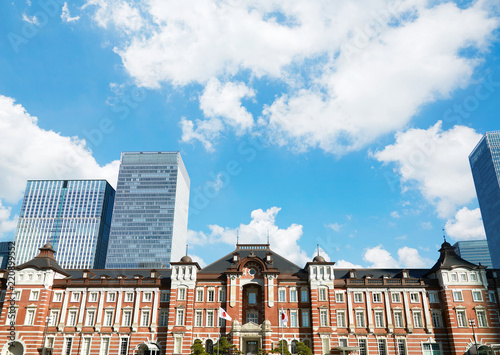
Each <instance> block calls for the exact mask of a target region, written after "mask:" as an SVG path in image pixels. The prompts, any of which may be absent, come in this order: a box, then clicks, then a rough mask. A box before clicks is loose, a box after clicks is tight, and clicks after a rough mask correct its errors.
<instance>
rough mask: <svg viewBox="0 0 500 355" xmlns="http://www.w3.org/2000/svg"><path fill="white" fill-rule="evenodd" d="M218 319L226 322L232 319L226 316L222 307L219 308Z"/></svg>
mask: <svg viewBox="0 0 500 355" xmlns="http://www.w3.org/2000/svg"><path fill="white" fill-rule="evenodd" d="M219 318H223V319H225V320H228V321H232V320H233V318H231V316H230V315H229V314H227V313H226V311H225V310H223V309H222V307H219Z"/></svg>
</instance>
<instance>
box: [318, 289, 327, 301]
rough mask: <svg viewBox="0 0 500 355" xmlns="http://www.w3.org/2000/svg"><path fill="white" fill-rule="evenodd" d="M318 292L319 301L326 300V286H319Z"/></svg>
mask: <svg viewBox="0 0 500 355" xmlns="http://www.w3.org/2000/svg"><path fill="white" fill-rule="evenodd" d="M318 292H319V300H320V301H326V297H327V296H326V294H327V292H326V287H320V288H319V289H318Z"/></svg>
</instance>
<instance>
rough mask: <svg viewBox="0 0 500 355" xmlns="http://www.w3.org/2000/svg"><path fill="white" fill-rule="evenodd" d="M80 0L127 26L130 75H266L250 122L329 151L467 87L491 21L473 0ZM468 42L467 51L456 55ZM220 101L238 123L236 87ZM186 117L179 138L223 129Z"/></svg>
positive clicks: (147, 78) (276, 137) (178, 78)
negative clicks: (265, 100)
mask: <svg viewBox="0 0 500 355" xmlns="http://www.w3.org/2000/svg"><path fill="white" fill-rule="evenodd" d="M89 5H91V6H90V8H92V9H93V10H94V12H93V18H94V20H95V21H96V23H97V24H98V25H99V26H101V27H103V28H108V26H109V24H110V23H112V24H113V25H114V26H115V28H116V29H117V30H118V31H119V33H121V34H125V35H127V36H124V37H122V40H121V42H119V43H118V44H117V46H116V49H115V51H116V52H117V53H118V54H119V55H120V56H121V58H122V61H123V64H124V67H125V69H126V70H127V71H128V73H129V74H130V75H131V76H132V77H133V78H134V79H135V81H136V82H137V83H138V85H140V86H145V87H149V88H160V87H161V85H162V84H164V83H168V84H172V85H180V86H184V85H188V84H191V83H193V82H195V83H200V84H202V85H205V84H206V83H207V82H209V85H208V86H207V89H206V91H207V90H208V88H209V86H210V85H213V82H212V84H210V83H211V82H210V80H213V81H214V80H218V79H213V78H224V82H226V81H228V80H229V81H230V80H232V79H234V78H241V77H243V78H245V77H247V78H248V79H245V80H248V81H247V82H246V83H244V84H243V85H244V89H245V90H247V92H252V89H251V88H250V87H251V86H252V85H251V83H252V84H253V83H254V82H255V79H259V78H265V79H270V80H273V81H274V82H275V83H276V84H277V85H276V86H277V87H280V88H281V89H277V90H278V91H276V92H274V95H275V100H274V102H272V103H270V104H269V105H268V106H265V107H263V110H262V117H260V119H259V120H258V123H259V124H258V125H256V126H255V127H254V128H253V129H254V130H257V131H260V130H262V131H264V132H263V133H264V134H265V136H267V137H269V139H270V140H271V141H272V142H273V143H276V144H280V145H287V146H291V147H292V148H293V149H297V150H306V149H310V148H317V147H319V148H321V149H323V150H325V151H328V152H332V153H335V154H344V153H346V152H349V151H353V150H357V149H360V148H362V147H364V146H366V145H367V144H369V143H371V142H372V141H373V140H374V139H376V138H377V137H380V136H381V135H384V134H386V133H388V132H392V131H395V130H399V129H402V128H403V127H405V125H407V123H408V122H409V121H410V119H411V117H412V116H413V115H414V114H415V113H416V112H417V111H418V110H419V109H420V108H421V107H422V106H423V105H425V104H426V103H429V102H432V101H435V100H437V99H441V98H446V97H448V96H449V95H450V94H451V92H453V91H454V90H456V89H457V88H463V87H465V86H467V85H468V83H469V82H470V78H471V76H472V74H473V72H474V69H475V68H476V67H477V65H478V64H479V63H480V62H481V61H480V59H478V58H480V56H481V54H482V53H484V52H485V51H486V50H487V48H488V45H489V44H490V42H491V39H492V38H493V36H492V33H493V32H494V31H495V29H496V28H497V27H498V25H499V21H498V18H495V17H493V15H492V14H490V13H488V11H487V10H484V8H483V7H486V6H487V5H485V1H477V2H474V3H473V4H472V5H471V6H469V7H468V8H464V9H461V8H459V7H458V6H457V5H455V4H454V3H452V2H438V3H437V4H436V3H432V2H426V1H421V0H409V1H404V2H403V1H393V0H361V1H358V2H354V3H353V2H349V1H341V2H339V1H331V2H324V1H320V0H310V1H307V2H301V3H300V5H299V4H298V3H297V2H295V1H288V0H271V1H263V0H250V1H247V2H239V3H234V2H220V1H216V0H197V1H194V0H186V1H182V2H166V1H161V0H149V1H144V2H130V3H128V2H125V1H123V0H120V1H116V2H111V1H110V0H89V1H88V2H87V5H86V6H85V7H87V6H89ZM118 14H120V15H121V16H118ZM468 48H472V49H473V50H476V51H477V54H476V55H475V56H474V57H470V56H469V57H468V56H466V55H464V54H463V53H464V51H463V49H468ZM240 80H241V79H240ZM220 88H222V86H220V87H219V88H218V89H217V90H215V91H216V92H219V91H220ZM271 94H273V93H271ZM229 102H230V103H231V105H229V106H225V107H224V113H223V114H221V113H220V112H219V113H218V114H217V115H218V116H224V117H226V118H228V117H232V119H231V120H228V119H225V120H223V121H221V123H222V124H223V125H224V127H226V126H229V127H233V128H236V131H238V129H239V128H242V126H241V125H242V122H244V123H249V122H250V120H249V113H248V112H247V110H246V109H245V108H244V107H243V105H241V100H240V99H238V95H236V97H234V96H232V99H231V100H230V101H229ZM225 104H226V103H225ZM217 108H218V109H221V106H220V102H219V103H218V104H217ZM228 112H230V114H228ZM235 112H236V113H237V114H236V115H235ZM208 113H209V112H208ZM209 114H210V113H209ZM242 119H243V121H242ZM209 121H211V120H210V119H209ZM188 122H191V121H188ZM184 124H186V121H184ZM192 124H193V123H192V122H191V126H189V125H188V126H187V129H188V131H187V133H186V134H185V135H184V136H183V140H184V141H189V140H190V139H198V138H200V140H201V141H202V143H203V144H204V146H205V148H207V149H213V145H212V143H213V140H214V139H217V138H218V137H219V135H218V134H217V133H218V132H220V131H221V130H222V129H223V128H220V127H219V129H218V130H217V133H214V131H213V129H212V130H210V129H209V130H208V131H207V132H206V133H207V134H205V132H204V130H203V129H201V130H200V129H195V128H194V127H193V125H192ZM200 124H201V123H200V122H198V125H200ZM210 126H212V127H211V128H213V124H210ZM247 126H248V125H247ZM208 137H210V138H208ZM208 142H210V144H209V143H208Z"/></svg>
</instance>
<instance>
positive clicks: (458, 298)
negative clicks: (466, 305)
mask: <svg viewBox="0 0 500 355" xmlns="http://www.w3.org/2000/svg"><path fill="white" fill-rule="evenodd" d="M463 300H464V298H463V296H462V291H453V301H455V302H462V301H463Z"/></svg>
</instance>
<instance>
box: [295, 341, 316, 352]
mask: <svg viewBox="0 0 500 355" xmlns="http://www.w3.org/2000/svg"><path fill="white" fill-rule="evenodd" d="M297 354H298V355H313V352H312V350H311V349H309V347H308V346H307V345H306V344H304V343H303V342H301V341H299V342H298V343H297Z"/></svg>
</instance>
